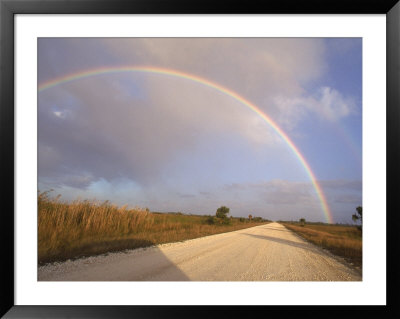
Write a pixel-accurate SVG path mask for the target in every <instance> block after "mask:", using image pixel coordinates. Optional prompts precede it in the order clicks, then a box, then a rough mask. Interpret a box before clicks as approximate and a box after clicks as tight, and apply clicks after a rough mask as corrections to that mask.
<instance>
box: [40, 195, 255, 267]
mask: <svg viewBox="0 0 400 319" xmlns="http://www.w3.org/2000/svg"><path fill="white" fill-rule="evenodd" d="M48 195H49V194H48V192H43V193H40V194H39V195H38V262H39V264H43V263H47V262H53V261H63V260H66V259H70V258H78V257H82V256H90V255H96V254H101V253H106V252H111V251H120V250H125V249H134V248H138V247H146V246H151V245H155V244H162V243H168V242H175V241H181V240H186V239H192V238H197V237H202V236H206V235H211V234H217V233H222V232H228V231H233V230H238V229H243V228H248V227H252V226H256V225H259V224H261V223H260V222H249V221H246V222H240V221H239V219H237V218H233V219H231V220H230V223H229V224H221V223H215V224H210V223H209V220H210V217H208V216H198V215H194V216H191V215H183V214H172V213H170V214H157V213H151V212H149V211H148V210H146V209H142V208H139V207H136V208H133V209H131V208H128V207H127V206H122V207H119V206H116V205H113V204H111V203H109V202H107V201H106V202H96V201H88V200H83V201H82V200H76V201H73V202H64V201H61V200H60V199H59V198H50V197H49V196H48Z"/></svg>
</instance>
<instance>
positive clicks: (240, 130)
mask: <svg viewBox="0 0 400 319" xmlns="http://www.w3.org/2000/svg"><path fill="white" fill-rule="evenodd" d="M128 67H130V68H142V69H141V70H142V71H136V72H130V71H126V70H127V69H128ZM143 68H145V69H146V68H147V70H148V69H149V68H157V69H160V68H162V69H167V70H169V71H168V72H167V73H154V72H144V71H143ZM112 69H114V70H115V69H118V70H125V72H122V71H118V72H116V71H115V72H107V73H104V72H103V73H99V72H97V73H96V72H95V71H96V70H112ZM88 71H93V72H92V73H93V74H91V75H90V76H86V77H83V76H80V75H81V74H84V73H85V72H88ZM177 72H179V73H180V74H182V73H184V74H185V75H186V77H180V76H176V73H177ZM174 74H175V75H174ZM70 75H76V76H75V77H73V78H71V79H70V80H65V79H68V76H70ZM193 77H196V78H197V79H201V81H195V80H193ZM57 79H58V80H57ZM63 79H64V81H62V80H63ZM49 83H52V84H53V85H52V86H47V87H46V84H49ZM205 83H212V85H206V84H205ZM220 88H223V89H222V90H221V89H220ZM227 92H231V93H232V94H227ZM238 97H240V98H238ZM243 101H247V102H248V103H251V105H253V106H255V107H256V108H257V110H258V112H255V111H254V110H253V109H251V108H250V107H249V106H248V105H246V103H243ZM265 117H266V118H268V119H270V121H271V122H269V123H268V121H266V120H265ZM271 123H274V124H275V125H276V127H275V128H274V126H273V125H271ZM277 128H278V130H279V131H278V130H277ZM280 132H283V134H285V135H286V136H287V137H288V139H289V140H290V141H291V142H292V143H293V145H294V146H295V147H296V149H297V150H298V152H299V154H300V155H301V156H302V157H303V158H304V161H305V163H306V164H307V166H308V167H309V169H310V172H311V174H312V175H313V176H314V177H315V180H314V182H315V183H313V180H312V177H311V176H310V172H308V171H307V169H306V167H305V165H304V163H302V161H301V160H300V159H299V154H296V152H294V150H293V147H291V146H290V145H289V143H288V141H287V140H285V139H284V138H283V137H282V134H281V133H280ZM316 185H317V187H316ZM38 189H39V191H46V190H53V191H52V194H54V195H58V194H60V195H61V198H62V199H64V200H75V199H77V198H80V199H96V200H99V201H104V200H109V201H111V202H113V203H115V204H117V205H128V206H129V207H143V208H144V207H147V208H149V209H150V210H151V211H157V212H182V213H186V214H202V215H203V214H204V215H214V214H215V212H216V210H217V208H218V207H220V206H227V207H229V208H230V214H231V215H232V216H234V217H240V216H243V217H247V216H248V215H249V214H252V215H253V216H260V217H263V218H267V219H270V220H299V219H300V218H305V219H306V220H308V221H320V222H328V221H331V222H335V223H351V222H352V221H351V215H352V214H354V213H355V208H356V207H357V206H360V205H362V40H361V38H39V39H38ZM318 189H320V191H321V195H319V194H318ZM321 196H322V197H321ZM322 199H325V200H326V207H327V209H328V210H329V212H327V210H326V209H325V210H324V205H323V200H322ZM329 215H330V217H329Z"/></svg>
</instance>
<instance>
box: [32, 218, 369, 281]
mask: <svg viewBox="0 0 400 319" xmlns="http://www.w3.org/2000/svg"><path fill="white" fill-rule="evenodd" d="M38 280H39V281H184V280H191V281H360V280H362V278H361V273H360V272H359V271H358V270H356V269H353V268H351V267H349V265H346V263H345V262H344V260H342V259H341V258H339V257H335V256H333V255H332V254H330V253H329V252H327V251H325V250H323V249H321V248H319V247H316V246H314V245H313V244H310V243H308V242H306V241H305V240H304V239H302V238H300V237H299V236H298V235H296V234H295V233H293V232H292V231H290V230H288V229H287V228H285V227H284V226H283V225H281V224H278V223H270V224H266V225H261V226H257V227H252V228H247V229H242V230H239V231H234V232H230V233H224V234H218V235H212V236H207V237H202V238H198V239H193V240H187V241H184V242H178V243H172V244H164V245H158V246H154V247H149V248H141V249H135V250H130V251H126V252H119V253H110V254H108V255H101V256H96V257H87V258H82V259H78V260H74V261H67V262H63V263H53V264H48V265H45V266H41V267H39V268H38Z"/></svg>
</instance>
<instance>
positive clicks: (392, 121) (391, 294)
mask: <svg viewBox="0 0 400 319" xmlns="http://www.w3.org/2000/svg"><path fill="white" fill-rule="evenodd" d="M122 13H124V14H128V13H135V14H146V13H152V14H232V13H237V14H385V15H386V22H387V28H386V49H387V51H386V52H387V53H386V54H387V56H386V57H387V60H386V61H387V67H386V74H387V75H386V76H387V78H386V79H387V91H386V93H387V105H386V112H387V113H386V114H387V117H386V123H387V131H386V133H387V140H386V147H387V151H386V152H387V153H386V156H387V167H386V169H387V171H386V172H387V193H386V200H387V202H386V208H387V210H386V218H387V229H386V234H387V238H386V240H387V261H386V262H387V304H386V306H373V305H371V306H340V305H338V306H289V307H288V306H268V309H265V308H264V307H267V306H237V307H235V306H229V307H228V306H28V305H26V306H22V305H15V303H14V294H15V290H14V226H15V225H14V198H15V197H14V187H15V182H14V174H15V171H14V170H15V166H14V160H15V156H14V17H15V15H16V14H122ZM399 17H400V3H398V0H386V1H384V0H348V1H340V0H319V1H317V0H283V1H276V0H274V1H264V2H252V1H242V2H237V3H236V2H235V3H234V2H223V1H219V2H217V1H216V0H214V1H209V0H204V1H197V0H193V1H183V0H164V1H163V0H133V1H129V0H52V1H43V0H42V1H39V0H0V19H1V20H0V23H1V38H0V40H1V51H0V54H1V55H0V59H1V61H0V62H1V64H0V67H1V69H0V70H1V71H0V72H1V75H0V101H1V102H0V154H1V155H0V167H1V169H0V181H1V183H2V185H3V188H2V189H3V190H2V192H1V197H2V200H1V202H2V205H1V210H0V214H1V225H2V227H1V231H0V236H1V243H2V250H1V252H0V256H1V257H0V258H1V273H0V274H1V275H0V277H1V281H0V282H1V283H0V287H1V288H0V289H1V297H0V302H1V308H0V315H2V316H4V317H5V318H66V317H68V318H152V317H157V318H159V317H161V318H163V317H170V316H171V317H191V318H197V317H201V318H204V317H209V316H215V317H217V316H218V317H219V318H221V317H227V316H233V315H235V316H236V315H238V316H247V315H249V312H254V311H259V312H262V313H265V315H269V316H278V315H279V316H283V317H286V316H287V315H295V316H298V317H303V316H307V317H309V316H310V315H323V316H327V315H328V316H334V317H335V318H338V317H346V318H347V317H352V318H354V317H358V316H360V315H372V316H373V317H377V318H378V317H379V318H392V317H393V318H394V317H400V314H399V307H398V300H399V298H398V294H397V293H396V290H397V288H398V286H399V284H400V282H399V276H398V274H397V269H396V263H395V260H396V255H398V254H397V253H396V252H397V250H396V249H398V248H397V245H398V244H399V235H398V233H399V232H398V231H396V227H397V225H398V222H399V218H398V214H397V209H396V206H395V205H396V200H397V198H396V197H397V196H396V195H397V187H396V181H398V180H399V174H398V169H397V165H398V163H399V162H400V158H399V149H398V147H397V146H398V145H397V143H398V137H399V136H400V134H399V130H400V123H399V119H400V116H399V115H400V114H399V113H400V112H399V106H400V99H399V97H400V93H399V91H400V81H399V70H400V67H399V56H400V52H399V48H400V33H399V30H400V22H399V21H400V20H399ZM380 107H383V106H380ZM379 213H380V214H383V213H384V212H379ZM379 213H378V212H377V215H378V214H379ZM310 307H312V309H310Z"/></svg>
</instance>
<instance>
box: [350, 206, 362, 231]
mask: <svg viewBox="0 0 400 319" xmlns="http://www.w3.org/2000/svg"><path fill="white" fill-rule="evenodd" d="M351 218H352V219H353V221H354V222H355V223H357V221H360V225H359V226H358V229H359V230H362V206H358V207H357V208H356V213H355V214H353V215H352V216H351Z"/></svg>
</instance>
